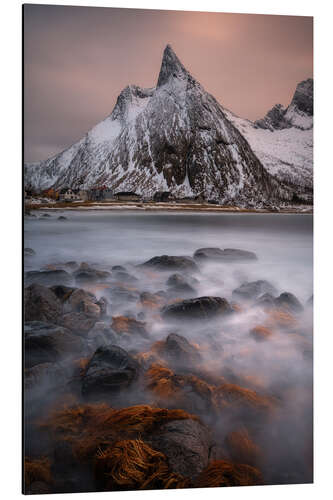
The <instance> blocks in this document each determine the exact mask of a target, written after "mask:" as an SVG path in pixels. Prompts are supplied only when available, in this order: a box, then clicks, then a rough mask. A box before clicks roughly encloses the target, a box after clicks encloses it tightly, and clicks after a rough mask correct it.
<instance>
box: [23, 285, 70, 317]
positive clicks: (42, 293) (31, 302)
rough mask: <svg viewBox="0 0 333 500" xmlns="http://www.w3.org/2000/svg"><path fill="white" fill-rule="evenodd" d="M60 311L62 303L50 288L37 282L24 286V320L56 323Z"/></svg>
mask: <svg viewBox="0 0 333 500" xmlns="http://www.w3.org/2000/svg"><path fill="white" fill-rule="evenodd" d="M61 313H62V304H61V302H60V300H59V299H58V297H57V296H56V295H55V293H53V292H52V290H50V289H49V288H46V287H45V286H42V285H37V284H33V285H30V286H28V287H27V288H25V290H24V318H25V321H47V322H51V323H52V322H54V323H57V321H58V319H59V317H60V315H61Z"/></svg>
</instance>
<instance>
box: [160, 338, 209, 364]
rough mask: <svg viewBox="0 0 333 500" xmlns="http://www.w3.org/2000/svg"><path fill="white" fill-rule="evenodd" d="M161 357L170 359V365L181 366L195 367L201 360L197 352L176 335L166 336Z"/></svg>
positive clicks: (187, 342)
mask: <svg viewBox="0 0 333 500" xmlns="http://www.w3.org/2000/svg"><path fill="white" fill-rule="evenodd" d="M163 355H166V356H167V357H168V358H169V359H170V362H171V364H180V365H182V366H195V365H196V364H197V363H198V362H200V360H201V355H200V353H199V351H198V350H197V349H196V348H195V347H194V346H193V345H192V344H190V343H189V341H188V340H187V339H186V338H185V337H183V336H182V335H178V334H176V333H170V335H168V336H167V338H166V340H165V344H164V348H163Z"/></svg>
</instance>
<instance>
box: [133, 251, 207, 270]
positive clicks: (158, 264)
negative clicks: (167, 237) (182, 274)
mask: <svg viewBox="0 0 333 500" xmlns="http://www.w3.org/2000/svg"><path fill="white" fill-rule="evenodd" d="M141 266H142V267H151V268H155V269H158V270H160V271H190V272H198V271H199V269H198V266H197V265H196V263H195V262H194V260H193V259H191V258H190V257H180V256H171V255H161V256H157V257H153V258H152V259H150V260H148V261H147V262H144V264H141Z"/></svg>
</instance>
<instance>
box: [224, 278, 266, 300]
mask: <svg viewBox="0 0 333 500" xmlns="http://www.w3.org/2000/svg"><path fill="white" fill-rule="evenodd" d="M266 293H269V294H271V295H274V294H276V289H275V287H274V286H273V285H272V284H271V283H269V281H266V280H258V281H251V282H245V283H243V284H242V285H241V286H240V287H238V288H235V290H233V292H232V296H233V298H235V299H242V300H255V299H257V298H258V297H260V295H263V294H266Z"/></svg>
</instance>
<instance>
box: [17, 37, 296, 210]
mask: <svg viewBox="0 0 333 500" xmlns="http://www.w3.org/2000/svg"><path fill="white" fill-rule="evenodd" d="M25 182H26V184H30V185H32V186H35V187H37V188H39V189H41V188H42V189H45V188H47V187H51V186H52V187H54V188H55V189H59V188H62V187H64V186H66V187H72V188H81V189H82V188H83V189H89V188H92V187H98V186H107V187H109V188H111V189H112V190H113V191H136V192H137V193H140V194H142V195H143V196H147V197H150V196H153V195H154V193H155V192H156V191H171V192H172V194H173V195H174V196H176V197H184V196H196V195H199V194H200V195H203V196H204V197H205V198H206V199H218V200H220V201H225V202H230V203H232V202H235V200H237V203H241V204H248V203H252V204H258V203H260V202H265V201H267V200H274V199H279V197H281V196H282V195H283V196H289V191H288V190H287V191H286V189H285V187H284V186H281V185H280V183H279V182H278V181H277V180H275V179H274V178H272V177H271V176H270V174H268V172H267V171H266V170H265V169H264V167H263V165H262V164H261V162H260V161H259V160H258V158H257V157H256V156H255V154H254V153H253V151H252V149H251V147H250V146H249V144H248V142H247V141H246V140H245V139H244V137H243V136H242V134H241V133H240V132H239V131H238V130H237V128H235V127H234V126H233V124H232V123H231V122H230V121H229V119H228V118H227V116H226V113H225V110H224V109H223V108H222V107H221V106H220V104H219V103H218V102H217V101H216V99H215V98H214V97H213V96H211V95H210V94H209V93H207V92H206V91H205V90H204V88H203V87H202V86H201V85H200V83H199V82H198V81H196V80H195V79H194V78H193V77H192V76H191V75H190V73H189V72H188V71H187V70H186V69H185V67H184V66H183V64H182V63H181V62H180V60H179V59H178V57H177V56H176V54H175V53H174V51H173V50H172V48H171V46H170V45H168V46H167V47H166V48H165V50H164V53H163V58H162V64H161V69H160V73H159V77H158V83H157V86H156V87H155V88H151V89H143V88H141V87H139V86H137V85H129V86H127V87H126V88H125V89H124V90H123V91H122V92H121V93H120V95H119V97H118V99H117V102H116V105H115V107H114V109H113V111H112V113H111V114H110V115H109V116H108V117H107V118H106V119H105V120H103V121H102V122H100V123H98V124H97V125H96V126H95V127H93V128H92V129H91V130H90V131H89V132H88V133H87V134H86V135H85V137H84V138H83V139H81V141H79V142H77V143H76V144H74V145H73V146H71V147H70V148H68V149H67V150H65V151H63V152H62V153H59V154H58V155H56V156H55V157H53V158H50V159H49V160H46V161H44V162H41V163H40V164H39V165H36V166H34V167H33V168H30V167H29V166H26V168H25Z"/></svg>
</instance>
